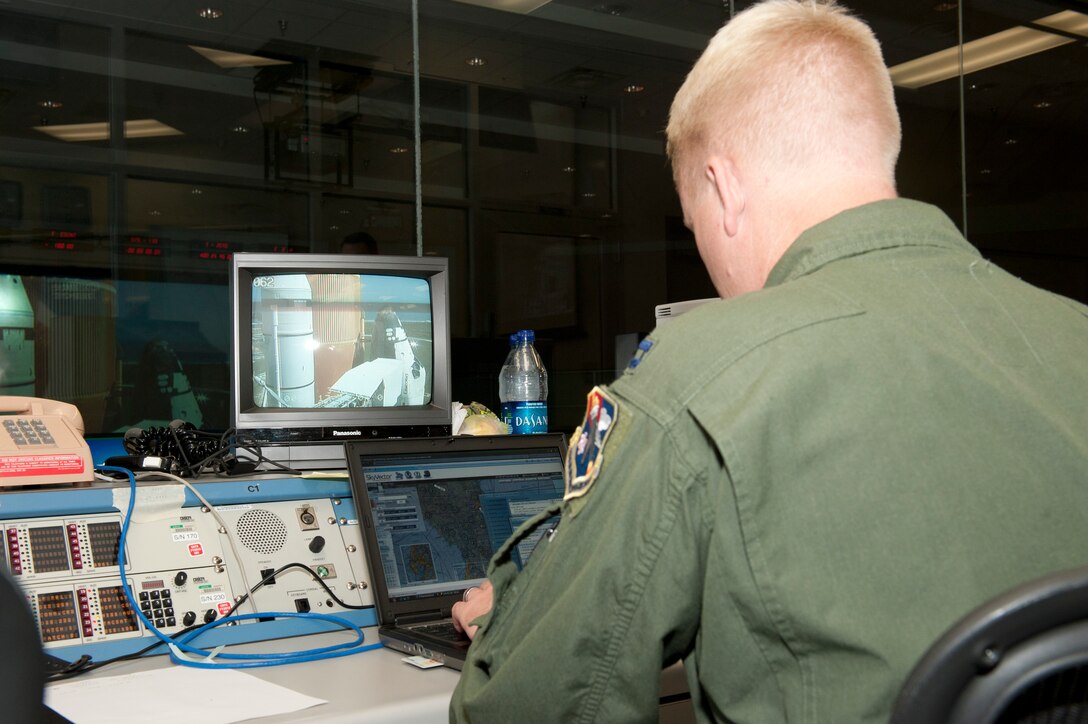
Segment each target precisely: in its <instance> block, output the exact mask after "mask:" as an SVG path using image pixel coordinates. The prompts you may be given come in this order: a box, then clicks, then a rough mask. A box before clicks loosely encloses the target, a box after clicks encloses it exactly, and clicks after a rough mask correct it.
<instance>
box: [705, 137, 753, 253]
mask: <svg viewBox="0 0 1088 724" xmlns="http://www.w3.org/2000/svg"><path fill="white" fill-rule="evenodd" d="M706 176H707V179H708V180H709V181H710V182H711V183H712V184H713V185H714V193H715V194H716V195H717V198H718V202H719V203H720V204H721V206H722V226H723V227H724V229H725V233H726V234H727V235H728V236H736V235H737V231H738V229H739V228H740V217H741V215H742V214H743V213H744V202H745V199H744V188H743V187H742V186H741V182H740V177H739V175H738V173H737V167H736V166H735V165H734V164H733V161H732V160H730V159H728V158H722V157H721V156H712V157H711V158H710V160H709V161H707V165H706Z"/></svg>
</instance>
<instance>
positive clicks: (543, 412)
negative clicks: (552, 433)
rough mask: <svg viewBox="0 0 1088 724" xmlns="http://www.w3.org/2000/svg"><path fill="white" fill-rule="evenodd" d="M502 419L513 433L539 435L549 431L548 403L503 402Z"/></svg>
mask: <svg viewBox="0 0 1088 724" xmlns="http://www.w3.org/2000/svg"><path fill="white" fill-rule="evenodd" d="M502 421H503V422H505V423H506V427H507V428H508V429H509V430H510V434H511V435H537V434H540V433H545V432H547V431H548V403H547V402H545V401H543V400H540V401H532V402H530V401H517V402H514V401H511V402H504V403H502Z"/></svg>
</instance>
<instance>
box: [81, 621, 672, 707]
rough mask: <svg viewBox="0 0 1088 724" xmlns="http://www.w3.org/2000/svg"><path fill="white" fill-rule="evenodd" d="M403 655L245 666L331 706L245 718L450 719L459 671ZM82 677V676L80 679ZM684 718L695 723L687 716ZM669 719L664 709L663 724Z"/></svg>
mask: <svg viewBox="0 0 1088 724" xmlns="http://www.w3.org/2000/svg"><path fill="white" fill-rule="evenodd" d="M363 632H364V633H365V634H366V641H367V642H368V643H374V642H376V641H377V640H378V630H377V628H374V627H369V628H364V629H363ZM354 638H355V637H354V636H353V635H352V634H350V633H348V632H341V631H334V632H330V633H322V634H312V635H309V636H300V637H297V638H290V639H279V640H273V641H261V642H257V643H250V644H240V645H236V646H232V647H231V648H230V650H231V651H234V652H239V653H242V652H260V653H268V652H276V651H290V650H297V649H309V648H316V647H318V646H329V645H332V644H335V643H340V642H343V641H352V640H354ZM404 656H405V654H402V653H400V652H398V651H393V650H392V649H377V650H374V651H363V652H361V653H358V654H354V655H352V656H344V657H340V658H335V659H325V660H323V661H310V662H306V663H299V664H289V665H286V666H270V667H267V668H257V669H244V670H243V671H245V672H246V673H249V674H252V675H253V676H256V677H258V678H260V679H262V680H264V681H268V682H270V683H273V684H279V685H280V686H283V687H286V688H288V689H291V690H293V691H297V692H299V693H301V694H306V695H308V696H313V697H316V698H318V699H323V700H324V701H325V702H326V703H325V704H320V705H318V706H314V707H310V708H309V709H303V710H302V711H297V712H291V713H288V714H280V715H277V716H270V717H261V718H258V719H247V720H246V721H247V722H262V723H269V724H270V723H272V722H318V721H320V722H327V723H330V724H346V723H348V722H357V723H363V724H367V723H371V722H373V723H375V724H376V723H378V722H381V723H382V724H436V723H439V722H445V721H448V716H449V703H450V696H451V695H452V694H453V689H454V687H456V686H457V680H458V677H459V676H460V672H457V671H454V670H453V669H449V668H446V667H436V668H433V669H418V668H416V667H414V666H411V665H409V664H406V663H404V662H403V661H402V660H401V659H402V658H404ZM174 665H175V664H173V663H172V662H171V661H170V658H169V657H167V656H148V657H144V658H142V659H138V660H135V661H122V662H118V663H116V664H111V665H110V666H106V667H103V668H102V669H99V670H97V671H93V672H90V673H89V674H86V675H85V678H95V679H99V678H105V677H109V676H120V675H122V674H134V673H137V672H140V671H151V670H153V669H161V668H165V667H169V666H174ZM80 678H84V677H80ZM686 692H687V681H686V679H685V677H684V670H683V667H682V666H680V665H679V664H677V665H674V666H670V667H669V668H668V669H666V670H665V671H663V672H662V675H661V696H663V697H667V696H675V695H677V694H682V693H686ZM683 717H684V718H682V719H679V721H689V720H690V718H689V717H688V716H687V715H686V714H685V715H683ZM666 720H674V719H667V718H666V716H665V712H664V710H663V711H662V721H666Z"/></svg>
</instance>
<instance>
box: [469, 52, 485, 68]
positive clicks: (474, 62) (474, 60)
mask: <svg viewBox="0 0 1088 724" xmlns="http://www.w3.org/2000/svg"><path fill="white" fill-rule="evenodd" d="M465 65H471V66H472V67H473V68H479V67H480V66H482V65H487V58H481V57H480V56H478V55H474V56H472V57H471V58H465Z"/></svg>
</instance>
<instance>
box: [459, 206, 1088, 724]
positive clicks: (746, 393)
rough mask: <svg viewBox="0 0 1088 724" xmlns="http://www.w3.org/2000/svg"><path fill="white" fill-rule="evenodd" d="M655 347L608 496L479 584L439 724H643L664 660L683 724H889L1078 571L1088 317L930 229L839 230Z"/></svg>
mask: <svg viewBox="0 0 1088 724" xmlns="http://www.w3.org/2000/svg"><path fill="white" fill-rule="evenodd" d="M650 340H651V342H652V346H650V348H649V350H648V351H645V352H644V353H643V354H641V356H640V357H639V358H636V359H637V362H638V364H637V366H635V367H633V368H631V369H629V370H627V372H626V373H625V374H624V375H622V376H621V377H620V378H619V379H618V380H616V381H615V382H614V383H613V384H612V385H610V386H608V388H607V389H606V390H605V393H606V394H607V396H608V398H610V399H611V400H612V401H613V402H614V410H613V421H612V424H611V428H610V430H609V431H608V435H609V437H608V438H607V440H606V443H605V444H604V446H603V448H602V449H601V454H600V459H599V460H598V461H597V463H598V473H599V476H598V477H596V478H595V479H594V480H592V484H591V485H590V486H589V487H588V490H585V491H584V495H582V496H581V497H577V498H571V499H569V500H567V501H566V502H564V503H563V505H562V508H561V509H562V520H561V522H560V523H559V525H558V528H557V529H556V531H555V533H554V536H552V537H551V538H544V539H542V541H543V542H542V543H541V544H540V545H539V547H538V549H537V551H536V552H535V553H534V554H533V555H532V557H531V558H530V559H529V562H528V563H527V565H526V566H525V568H524V570H523V571H521V572H518V571H517V570H516V569H515V567H514V565H513V563H511V562H510V560H509V557H508V556H506V555H505V554H504V553H503V552H500V553H499V554H498V555H496V557H495V559H494V560H493V561H492V565H491V571H490V578H491V580H492V582H493V584H494V586H495V605H494V608H493V609H492V612H491V613H490V614H489V615H488V616H485V617H484V618H482V619H481V622H482V624H483V625H482V627H481V629H480V631H479V633H478V635H477V637H476V640H475V641H474V643H473V645H472V647H471V649H470V654H469V659H468V661H467V662H466V665H465V668H464V671H463V673H462V677H461V681H460V683H459V685H458V688H457V690H456V692H455V694H454V698H453V701H452V703H451V709H450V715H451V719H452V720H454V721H471V722H515V723H517V724H525V723H527V722H536V721H549V722H564V723H566V722H590V721H594V722H653V721H656V719H657V716H658V685H659V672H660V670H661V668H662V665H664V664H668V663H671V662H673V661H676V660H677V659H683V661H684V663H685V669H686V672H687V675H688V679H689V684H690V688H691V694H692V700H693V704H694V707H695V710H696V714H697V717H698V718H699V720H700V721H734V722H738V723H739V722H752V723H757V724H759V723H763V722H787V721H788V722H806V723H811V724H815V723H817V722H821V723H826V724H853V723H856V722H883V721H886V719H887V716H888V714H889V711H890V707H891V704H892V702H893V701H894V698H895V696H896V694H897V691H898V689H899V687H900V685H901V683H902V681H903V679H904V678H905V676H906V674H907V672H908V671H909V670H910V668H911V667H912V666H913V664H914V663H915V661H916V660H917V658H918V657H919V656H920V655H921V653H922V652H923V650H924V649H925V648H926V647H927V646H928V645H929V644H930V643H931V642H932V641H933V640H934V639H936V637H937V636H938V635H939V634H940V633H941V632H942V631H943V630H944V629H945V628H946V627H947V626H949V625H950V624H951V623H952V622H953V621H954V620H955V619H957V618H958V617H960V616H961V615H963V614H964V613H966V612H967V611H968V610H969V609H971V608H973V607H974V606H976V605H977V604H979V603H981V602H982V601H984V600H985V599H987V598H989V597H991V596H993V595H995V594H997V593H999V592H1001V591H1003V590H1005V589H1006V588H1009V587H1011V586H1013V585H1015V584H1018V583H1020V582H1022V581H1025V580H1027V579H1030V578H1033V577H1035V576H1038V575H1041V574H1043V573H1046V572H1049V571H1052V570H1055V569H1060V568H1066V567H1072V566H1075V565H1079V564H1083V563H1085V562H1088V489H1086V488H1088V309H1086V308H1085V307H1084V306H1083V305H1080V304H1077V303H1075V302H1073V301H1070V300H1068V299H1064V298H1062V297H1059V296H1056V295H1053V294H1050V293H1048V292H1044V291H1042V290H1039V289H1036V288H1034V287H1032V286H1030V285H1028V284H1026V283H1024V282H1022V281H1020V280H1018V279H1016V278H1014V277H1012V276H1010V275H1009V274H1007V273H1005V272H1004V271H1002V270H1000V269H998V268H996V267H994V266H993V265H991V264H989V263H988V262H987V261H985V260H984V259H983V258H982V257H981V256H980V255H979V254H978V252H977V251H976V250H975V249H974V248H973V247H972V246H970V245H969V244H968V243H967V242H966V241H965V240H964V239H963V238H962V236H961V235H960V234H959V233H958V232H957V230H956V229H955V227H954V226H953V224H952V223H951V222H950V221H949V220H948V219H947V217H945V216H944V215H943V214H942V213H941V212H940V211H939V210H937V209H935V208H933V207H930V206H927V205H924V204H921V203H917V202H913V201H907V200H892V201H882V202H877V203H873V204H868V205H866V206H862V207H859V208H856V209H852V210H849V211H846V212H844V213H842V214H839V215H837V216H836V217H834V218H832V219H830V220H828V221H826V222H824V223H821V224H819V225H817V226H816V227H814V228H812V229H809V230H808V231H807V232H805V233H804V234H803V235H802V236H801V237H800V238H799V239H798V240H797V241H796V242H795V243H794V244H793V245H792V246H791V248H790V249H789V250H788V251H787V253H786V254H785V256H783V258H782V259H781V260H780V261H779V263H778V264H777V265H776V266H775V268H774V269H773V271H772V273H771V275H770V278H769V279H768V281H767V284H766V287H765V288H764V289H762V290H760V291H758V292H755V293H751V294H747V295H743V296H740V297H737V298H736V299H732V300H727V301H719V302H712V303H708V304H705V305H702V306H700V307H698V308H697V309H695V310H693V311H691V312H689V313H687V314H685V315H683V316H681V317H678V318H677V319H676V320H675V321H672V322H670V323H669V324H667V325H664V326H662V327H659V328H658V329H657V330H655V332H654V333H653V334H652V335H651V336H650ZM577 443H578V438H577V434H576V436H575V438H572V441H571V446H572V451H573V450H574V448H575V446H576V445H577ZM568 467H569V466H568ZM569 485H570V481H569V480H568V486H569ZM530 524H531V522H530ZM527 525H529V524H527ZM519 532H521V533H524V530H522V531H519ZM516 535H518V534H515V536H516Z"/></svg>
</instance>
